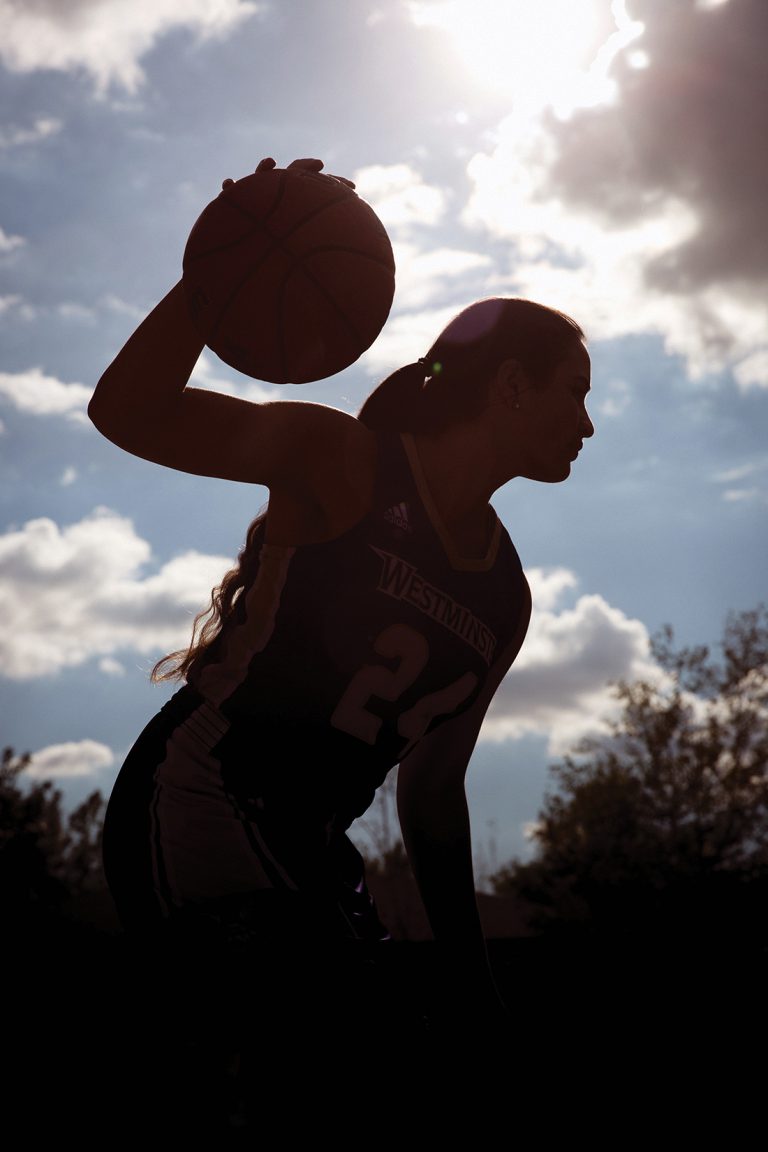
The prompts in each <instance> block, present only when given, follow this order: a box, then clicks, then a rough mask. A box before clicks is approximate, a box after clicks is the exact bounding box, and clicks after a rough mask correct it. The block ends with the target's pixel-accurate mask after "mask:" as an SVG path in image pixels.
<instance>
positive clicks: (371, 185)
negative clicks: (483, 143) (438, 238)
mask: <svg viewBox="0 0 768 1152" xmlns="http://www.w3.org/2000/svg"><path fill="white" fill-rule="evenodd" d="M352 179H353V180H354V182H355V190H356V191H357V193H358V195H359V196H361V197H362V198H363V200H365V201H366V202H367V203H368V204H370V206H371V208H373V210H374V212H375V213H376V215H377V216H378V217H379V219H380V220H381V222H382V224H383V225H384V227H385V228H386V229H387V230H389V229H390V228H391V229H395V230H396V229H403V228H408V227H409V226H410V225H413V224H438V223H439V222H440V221H441V220H442V218H443V216H444V215H445V211H446V207H447V203H448V199H447V196H446V193H445V192H444V191H443V190H442V189H441V188H436V187H434V186H433V185H431V184H425V182H424V180H423V179H422V177H421V176H420V175H419V174H418V172H415V171H414V169H413V168H411V167H410V166H409V165H408V164H390V165H384V164H374V165H371V166H370V167H368V168H358V169H357V171H356V172H355V173H354V174H353V176H352Z"/></svg>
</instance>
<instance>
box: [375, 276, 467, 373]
mask: <svg viewBox="0 0 768 1152" xmlns="http://www.w3.org/2000/svg"><path fill="white" fill-rule="evenodd" d="M398 292H399V289H398ZM465 304H466V300H464V301H463V302H462V303H461V304H457V305H455V306H454V305H451V306H450V307H447V308H429V309H425V310H423V311H421V312H404V313H403V312H401V313H398V314H396V315H391V316H390V317H389V319H388V320H387V323H386V324H385V325H384V328H383V329H382V331H381V333H380V335H379V336H378V337H377V338H376V340H375V342H374V343H373V344H372V345H371V347H370V348H369V349H368V351H367V352H366V353H365V354H364V355H363V356H361V357H360V360H359V361H358V363H359V364H360V366H361V367H362V368H363V370H364V371H365V372H366V374H367V375H369V376H375V377H378V376H382V375H384V374H388V373H390V372H393V371H394V370H395V368H399V367H400V366H401V365H402V364H412V363H413V362H414V361H416V360H418V359H419V357H420V356H423V355H424V353H425V352H426V351H427V350H428V349H429V348H431V347H432V344H433V343H434V342H435V339H436V338H437V336H439V334H440V333H441V332H442V330H443V328H445V327H446V325H447V324H448V322H449V320H452V319H453V317H454V316H455V315H456V313H457V312H459V311H460V310H461V308H463V307H464V306H465Z"/></svg>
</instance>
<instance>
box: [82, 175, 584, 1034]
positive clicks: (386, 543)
mask: <svg viewBox="0 0 768 1152" xmlns="http://www.w3.org/2000/svg"><path fill="white" fill-rule="evenodd" d="M307 163H308V164H312V165H314V170H316V171H317V170H319V168H320V167H322V164H321V163H320V162H319V161H318V162H307ZM202 347H203V345H202V341H201V339H200V337H199V336H198V335H197V333H196V331H195V329H194V327H193V325H192V323H191V320H190V317H189V314H188V309H187V305H186V302H185V296H184V291H183V286H182V284H181V283H179V284H177V285H176V286H175V287H174V288H172V289H171V291H170V292H169V293H168V295H167V296H166V297H165V298H164V299H163V300H162V301H161V302H160V303H159V304H158V305H157V307H156V308H155V309H154V310H153V311H152V312H151V313H150V314H149V316H148V317H147V318H146V319H145V320H144V321H143V323H142V324H141V325H140V326H139V328H138V329H137V330H136V332H135V333H134V334H133V335H132V336H131V337H130V339H129V340H128V342H127V343H126V344H125V346H124V347H123V349H122V350H121V351H120V352H119V354H118V355H117V357H116V358H115V360H114V361H113V362H112V364H111V365H110V366H109V367H108V368H107V370H106V371H105V373H104V375H103V376H102V378H101V380H100V381H99V383H98V386H97V388H96V390H95V393H94V396H93V399H92V401H91V403H90V406H89V416H90V417H91V419H92V421H93V422H94V424H95V425H96V427H97V428H98V429H99V430H100V431H101V432H102V433H103V434H104V435H105V436H106V437H108V438H109V439H110V440H111V441H113V442H114V443H115V444H117V445H118V446H119V447H120V448H122V449H124V450H125V451H127V452H130V453H133V454H134V455H136V456H139V457H141V458H143V459H145V460H150V461H153V462H155V463H157V464H160V465H163V466H165V467H167V468H174V469H177V470H180V471H183V472H189V473H193V474H196V475H200V476H213V477H219V478H223V479H226V480H232V481H235V482H239V483H244V484H258V485H264V486H266V487H267V488H268V489H269V502H268V506H267V510H266V513H265V514H264V515H263V516H260V517H258V518H257V519H256V521H254V523H253V524H252V525H251V527H250V529H249V530H248V533H247V538H246V542H245V545H244V547H243V550H242V552H241V553H240V556H239V558H238V562H237V564H236V566H235V567H234V568H233V569H232V571H231V572H229V573H228V574H226V575H225V576H224V578H223V581H222V583H221V585H220V586H219V588H218V589H216V590H214V593H213V596H212V605H211V608H210V611H209V613H208V615H207V619H205V621H204V622H203V618H202V615H201V618H198V621H196V628H195V631H194V635H193V638H192V640H191V643H190V646H189V648H188V649H186V650H184V651H182V652H178V653H174V654H172V655H171V656H168V657H166V658H165V659H164V660H162V661H160V663H159V665H157V666H156V668H155V671H154V677H155V678H156V679H167V678H169V677H170V676H175V677H178V679H179V680H180V681H181V686H180V688H179V690H178V692H177V693H176V695H175V696H173V698H172V699H171V700H170V701H169V703H168V704H166V706H165V707H164V708H163V709H162V710H161V712H160V713H159V714H158V715H157V716H155V717H154V719H152V720H151V721H150V723H149V724H148V726H147V728H146V729H145V730H144V732H143V733H142V734H141V735H140V736H139V738H138V740H137V742H136V744H135V745H134V747H133V749H132V751H131V752H130V754H129V755H128V758H127V760H126V762H125V764H124V766H123V768H122V770H121V772H120V774H119V776H118V779H117V781H116V783H115V786H114V790H113V792H112V795H111V797H110V801H109V805H108V811H107V814H106V819H105V827H104V863H105V871H106V876H107V879H108V882H109V885H110V888H111V892H112V895H113V897H114V900H115V903H116V906H117V909H118V911H119V914H120V916H121V919H122V922H123V924H124V926H125V928H126V930H127V931H128V932H130V933H135V934H137V935H141V936H143V938H144V939H145V940H147V941H159V940H162V939H169V938H174V939H176V940H183V941H184V946H183V949H182V954H183V959H182V961H181V964H182V966H183V968H184V970H185V971H186V972H187V974H188V976H189V975H190V971H191V973H192V974H191V976H190V982H191V984H192V987H193V993H195V992H200V991H201V989H202V988H203V986H204V985H206V984H209V985H210V983H211V982H213V981H218V982H219V983H218V985H217V987H218V992H217V993H216V994H215V995H214V996H213V999H214V1000H215V999H216V996H218V995H221V997H222V1002H223V998H224V996H225V995H226V994H227V993H230V994H231V995H235V993H233V992H232V987H234V986H235V982H234V980H233V977H232V973H233V972H234V966H235V965H236V964H238V963H239V961H238V960H237V959H232V957H236V956H240V957H242V956H248V960H247V966H248V971H249V973H250V974H251V977H252V976H253V972H254V968H253V967H251V966H252V965H262V969H261V970H262V971H263V970H268V972H269V976H268V978H267V980H266V983H265V981H264V979H261V980H259V981H256V980H255V979H254V982H253V1000H252V1001H251V1005H250V1007H251V1010H252V1013H253V1017H254V1018H255V1020H256V1023H257V1025H258V1022H259V1020H260V1019H261V1017H260V1015H259V1013H260V1012H261V1011H266V1007H267V1006H269V1005H272V1006H273V1007H274V1005H275V1004H276V1003H279V1004H280V1008H279V1015H280V1017H281V1019H282V1020H283V1021H284V1020H285V1018H286V1017H285V1013H286V1012H287V1011H289V1010H290V1008H289V1003H288V1002H290V1003H293V1004H294V1005H296V1004H300V1008H297V1009H296V1011H297V1013H299V1014H300V1015H301V1018H302V1019H306V1018H307V1012H308V1011H309V1012H310V1013H311V1012H312V1011H314V1010H317V1012H318V1018H320V1017H322V1018H323V1020H324V1025H327V1024H328V1018H327V1017H325V1016H323V1011H325V1009H320V1008H319V1007H318V1005H319V1002H320V1001H322V999H323V996H324V995H326V996H330V997H331V999H332V1000H333V1007H332V1008H329V1007H328V1005H327V1004H326V1008H328V1012H329V1014H330V1015H331V1016H333V1015H334V1013H336V1014H338V1013H339V1012H341V1014H342V1016H343V1015H344V1013H343V1011H342V1010H341V1009H340V1007H339V1006H340V1005H341V1004H342V1003H343V1000H344V987H342V986H343V985H345V984H346V987H347V989H348V988H349V987H351V986H352V984H354V981H355V980H356V979H357V977H356V976H354V975H353V974H352V973H353V971H354V968H353V966H351V965H349V964H348V963H347V957H348V955H349V953H350V952H354V949H355V947H356V946H357V945H360V946H361V949H362V950H365V954H366V956H368V955H370V954H371V953H372V952H373V953H374V954H375V952H376V949H377V948H381V947H384V948H386V945H385V944H382V941H384V940H385V939H386V937H387V931H386V928H385V926H384V925H382V924H381V922H380V920H379V918H378V916H377V913H376V909H375V907H374V905H373V902H372V901H371V899H370V896H369V895H368V891H367V888H366V886H365V878H364V872H363V861H362V859H361V857H360V855H359V853H358V852H357V850H356V849H355V848H354V846H353V845H352V843H351V841H350V840H349V838H348V837H347V835H346V832H347V829H348V828H349V827H350V825H351V824H352V822H353V821H354V820H355V819H356V818H357V817H359V816H360V815H361V814H362V813H363V812H365V811H366V809H367V808H368V806H369V805H370V803H371V801H372V800H373V798H374V795H375V792H376V789H377V788H378V787H379V786H380V785H381V784H382V782H383V781H384V779H385V778H386V776H387V774H388V773H389V772H390V771H391V769H392V768H393V767H394V766H395V765H399V770H398V782H397V802H398V812H399V819H400V823H401V828H402V834H403V839H404V843H405V845H406V849H407V852H408V857H409V861H410V864H411V866H412V869H413V873H414V875H415V878H416V881H417V884H418V887H419V890H420V893H421V896H422V898H423V902H424V906H425V908H426V911H427V914H428V918H429V922H430V925H431V928H432V931H433V934H434V938H435V941H436V947H437V949H438V950H439V953H440V955H441V957H442V971H443V973H444V975H445V980H444V987H447V988H449V989H450V997H451V1004H450V1014H451V1018H452V1020H454V1021H457V1020H458V1021H459V1022H464V1023H466V1024H468V1025H469V1024H471V1023H473V1022H482V1021H486V1022H493V1021H498V1020H504V1019H505V1015H506V1009H505V1006H504V1004H503V1003H502V1000H501V997H500V996H499V993H498V991H497V987H496V984H495V981H494V978H493V974H492V972H491V969H490V965H489V960H488V953H487V949H486V944H485V941H484V939H483V932H482V928H481V923H480V918H479V915H478V908H477V904H476V899H475V884H474V878H473V871H472V852H471V841H470V827H469V820H468V813H467V804H466V799H465V792H464V777H465V773H466V770H467V766H468V763H469V760H470V757H471V755H472V751H473V748H474V745H475V742H476V740H477V736H478V732H479V730H480V726H481V724H482V722H483V718H484V716H485V714H486V711H487V709H488V706H489V704H490V702H491V700H492V699H493V696H494V693H495V692H496V689H497V688H498V686H499V684H500V682H501V681H502V679H503V677H504V676H505V674H506V672H507V670H508V669H509V667H510V665H511V664H512V662H513V660H514V659H515V657H516V655H517V653H518V652H519V650H520V647H521V645H522V643H523V640H524V637H525V634H526V630H527V627H528V622H529V616H530V608H531V604H530V593H529V589H528V585H527V582H526V579H525V576H524V574H523V570H522V567H521V563H520V560H519V558H518V555H517V552H516V550H515V548H514V546H513V544H512V541H511V540H510V537H509V535H508V534H507V532H506V530H505V529H504V527H503V526H502V525H501V523H500V522H499V520H498V518H497V516H496V513H495V512H494V510H493V507H492V505H491V503H490V500H491V497H492V496H493V493H494V492H496V491H497V490H498V489H499V488H500V487H501V486H502V485H504V484H506V483H507V482H508V481H510V480H512V479H515V478H520V477H522V478H526V479H529V480H533V481H540V482H544V483H558V482H561V481H564V480H566V479H567V477H568V476H569V474H570V471H571V468H572V466H573V463H574V461H575V460H576V457H577V455H578V453H579V451H580V449H581V447H582V445H583V441H584V440H585V439H586V438H587V437H590V436H592V434H593V431H594V429H593V426H592V423H591V421H590V418H589V416H588V415H587V411H586V408H585V397H586V394H587V392H588V390H589V387H590V360H589V356H588V353H587V350H586V347H585V342H584V334H583V332H582V330H581V328H580V327H579V326H578V325H577V324H576V323H575V322H574V321H573V320H571V319H569V318H568V317H566V316H564V315H563V314H561V313H559V312H557V311H554V310H552V309H549V308H547V307H545V306H543V305H540V304H536V303H532V302H529V301H525V300H518V299H488V300H483V301H480V302H478V303H475V304H472V305H470V306H469V307H468V308H467V309H465V310H464V311H463V312H461V313H460V314H459V315H458V316H457V317H456V318H455V319H454V320H453V321H452V322H451V323H450V324H449V325H448V327H447V328H446V329H445V330H444V331H443V332H442V333H441V334H440V335H439V336H438V338H437V340H436V341H435V343H434V344H433V346H432V347H431V348H430V349H429V350H428V351H426V353H425V356H424V357H423V358H422V359H420V360H419V361H418V362H417V363H414V364H410V365H407V366H406V367H404V368H401V369H399V370H398V371H396V372H394V373H393V374H392V375H391V376H389V377H388V378H387V379H385V380H384V381H383V382H382V383H381V384H380V385H379V386H378V387H377V388H376V389H375V390H374V391H373V392H372V394H371V395H370V396H369V397H368V399H367V400H366V401H365V403H364V404H363V407H362V409H361V411H360V412H359V414H358V416H357V417H354V416H351V415H348V414H347V413H345V412H343V411H340V410H337V409H335V408H332V407H327V406H324V405H320V404H316V403H311V402H293V401H285V402H283V401H280V402H275V403H271V402H270V403H251V402H249V401H246V400H241V399H237V398H234V397H232V396H229V395H224V394H218V393H213V392H211V391H208V390H200V389H196V388H191V387H189V386H188V383H187V382H188V380H189V377H190V374H191V372H192V370H193V368H194V365H195V362H196V361H197V359H198V357H199V355H200V353H201V351H202ZM211 942H215V946H214V948H213V949H211V951H212V952H216V949H217V948H218V947H219V946H221V947H222V948H223V949H224V951H225V954H226V956H227V959H226V960H225V961H223V967H224V973H225V974H224V975H222V972H221V970H220V969H216V968H215V967H204V966H203V965H200V964H198V963H197V962H196V961H195V960H194V957H195V956H196V955H198V953H197V952H196V951H195V950H196V949H197V948H198V947H205V948H208V945H209V944H210V943H211ZM341 942H349V943H350V948H349V949H347V950H346V951H345V948H346V943H344V944H341ZM150 947H151V945H150ZM238 949H239V950H240V951H238ZM320 955H322V956H324V957H325V958H326V959H327V958H328V957H332V960H330V961H329V963H328V965H327V966H326V967H323V965H322V964H320V965H318V962H317V957H318V956H320ZM297 957H300V959H297ZM302 964H304V965H305V966H304V967H302ZM264 966H266V969H265V968H264ZM308 970H309V971H311V972H312V973H317V972H319V971H322V972H323V976H322V980H321V981H320V982H319V984H320V985H321V987H319V985H318V982H313V979H312V977H311V976H308V974H307V972H308ZM214 971H215V972H217V975H216V976H214V975H213V972H214ZM329 971H331V972H333V973H335V975H336V977H337V978H338V979H337V982H336V983H335V984H333V985H329V984H328V982H327V981H328V978H329V976H328V974H329ZM339 973H342V975H341V977H339ZM227 974H228V975H227ZM245 979H246V981H247V980H248V979H249V976H248V975H246V977H245ZM228 980H232V983H231V985H230V986H228V987H227V985H228ZM329 987H333V993H332V994H331V993H329V991H328V989H329ZM286 988H288V991H286ZM238 989H239V990H238V992H237V995H238V996H241V995H242V986H241V985H238ZM299 989H301V990H302V991H299ZM209 990H210V989H209ZM358 991H359V989H358ZM353 999H354V997H353ZM230 1008H231V1010H232V1014H233V1016H234V1017H237V1015H238V1013H240V1012H242V1009H243V1004H242V1001H240V1002H239V1003H238V1004H236V1005H230ZM358 1008H359V1004H358ZM354 1012H355V1009H354V1008H352V1009H351V1010H350V1013H349V1014H348V1015H347V1016H345V1017H344V1018H345V1019H346V1020H347V1022H348V1021H349V1019H350V1018H352V1019H354ZM339 1018H340V1017H339V1016H338V1015H336V1016H334V1019H339ZM379 1023H381V1020H379Z"/></svg>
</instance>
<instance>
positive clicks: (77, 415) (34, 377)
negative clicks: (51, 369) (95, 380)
mask: <svg viewBox="0 0 768 1152" xmlns="http://www.w3.org/2000/svg"><path fill="white" fill-rule="evenodd" d="M92 393H93V390H92V389H91V388H86V387H85V385H84V384H64V383H62V381H61V380H57V379H56V377H55V376H46V375H45V374H44V373H43V371H42V369H41V368H29V369H27V371H26V372H0V397H5V399H6V400H8V401H10V403H11V404H12V405H13V406H14V408H18V410H19V411H20V412H28V413H30V414H31V415H33V416H64V417H66V418H67V419H68V420H73V421H74V422H75V423H78V424H84V423H87V422H88V417H87V415H86V408H87V406H88V402H89V401H90V399H91V395H92Z"/></svg>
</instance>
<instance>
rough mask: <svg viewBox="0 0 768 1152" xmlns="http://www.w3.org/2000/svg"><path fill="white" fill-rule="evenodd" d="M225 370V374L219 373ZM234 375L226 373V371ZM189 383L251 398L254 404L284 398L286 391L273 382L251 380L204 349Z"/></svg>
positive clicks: (245, 398)
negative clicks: (265, 382)
mask: <svg viewBox="0 0 768 1152" xmlns="http://www.w3.org/2000/svg"><path fill="white" fill-rule="evenodd" d="M221 372H224V373H225V374H224V375H219V373H221ZM228 372H230V373H232V375H226V373H228ZM189 383H190V384H191V385H192V386H193V387H194V388H209V389H211V390H212V391H214V392H226V393H227V395H229V396H239V397H240V399H241V400H251V401H253V403H254V404H263V403H264V401H266V400H284V399H285V393H284V392H281V391H280V389H279V388H276V387H274V386H273V385H271V384H262V383H260V382H259V381H257V380H249V379H248V377H246V376H243V375H242V374H241V373H237V374H235V373H234V371H233V370H232V369H230V368H228V367H226V366H225V365H224V363H223V361H221V360H219V359H218V357H217V356H216V355H215V354H214V353H213V352H210V351H209V350H208V349H204V350H203V352H202V354H201V356H200V358H199V359H198V361H197V364H196V365H195V367H194V370H193V372H192V375H191V376H190V378H189Z"/></svg>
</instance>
